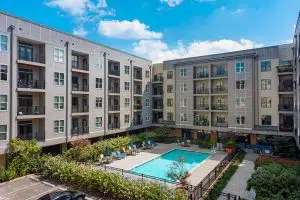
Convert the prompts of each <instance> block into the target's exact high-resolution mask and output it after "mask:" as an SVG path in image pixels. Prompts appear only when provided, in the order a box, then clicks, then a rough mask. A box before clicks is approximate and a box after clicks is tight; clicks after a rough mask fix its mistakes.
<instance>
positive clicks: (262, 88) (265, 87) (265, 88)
mask: <svg viewBox="0 0 300 200" xmlns="http://www.w3.org/2000/svg"><path fill="white" fill-rule="evenodd" d="M263 82H264V84H263ZM267 82H268V83H267ZM269 82H270V84H269ZM268 85H270V88H268V87H267V86H268ZM260 89H261V90H272V79H261V80H260Z"/></svg>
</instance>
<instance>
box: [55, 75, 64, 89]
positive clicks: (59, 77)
mask: <svg viewBox="0 0 300 200" xmlns="http://www.w3.org/2000/svg"><path fill="white" fill-rule="evenodd" d="M53 74H54V75H53V76H54V86H64V85H65V73H63V72H54V73H53ZM55 74H58V78H55ZM61 75H63V79H62V78H61ZM56 80H57V81H58V84H56ZM61 81H63V82H62V84H61Z"/></svg>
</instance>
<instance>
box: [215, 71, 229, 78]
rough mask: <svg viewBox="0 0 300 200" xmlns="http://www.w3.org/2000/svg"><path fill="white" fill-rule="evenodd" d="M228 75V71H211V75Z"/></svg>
mask: <svg viewBox="0 0 300 200" xmlns="http://www.w3.org/2000/svg"><path fill="white" fill-rule="evenodd" d="M223 76H228V71H220V72H211V77H223Z"/></svg>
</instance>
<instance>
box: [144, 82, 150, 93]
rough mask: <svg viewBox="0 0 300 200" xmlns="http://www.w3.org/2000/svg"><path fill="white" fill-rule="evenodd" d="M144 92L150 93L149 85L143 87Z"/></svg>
mask: <svg viewBox="0 0 300 200" xmlns="http://www.w3.org/2000/svg"><path fill="white" fill-rule="evenodd" d="M145 92H146V93H150V85H149V84H147V85H146V86H145Z"/></svg>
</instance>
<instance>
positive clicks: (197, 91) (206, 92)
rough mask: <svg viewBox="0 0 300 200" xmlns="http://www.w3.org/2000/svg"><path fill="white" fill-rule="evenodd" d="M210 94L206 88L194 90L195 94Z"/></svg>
mask: <svg viewBox="0 0 300 200" xmlns="http://www.w3.org/2000/svg"><path fill="white" fill-rule="evenodd" d="M208 93H209V89H208V88H206V87H202V88H196V89H194V94H208Z"/></svg>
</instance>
